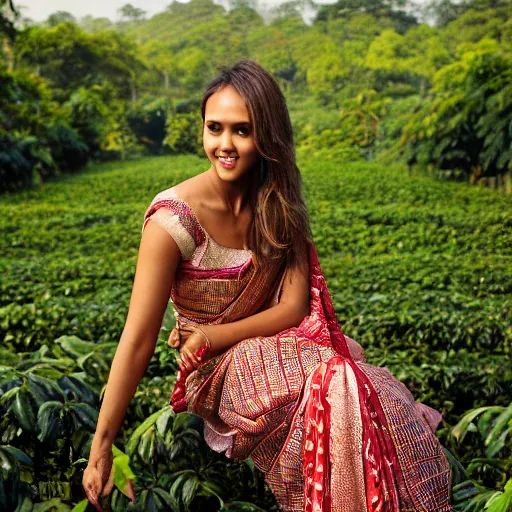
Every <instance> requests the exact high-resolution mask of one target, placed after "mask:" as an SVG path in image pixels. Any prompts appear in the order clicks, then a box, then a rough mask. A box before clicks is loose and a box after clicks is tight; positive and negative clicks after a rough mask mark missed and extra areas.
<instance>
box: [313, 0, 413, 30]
mask: <svg viewBox="0 0 512 512" xmlns="http://www.w3.org/2000/svg"><path fill="white" fill-rule="evenodd" d="M406 5H407V1H406V0H338V1H337V2H336V3H335V4H330V5H322V6H321V7H320V9H319V10H318V13H317V15H316V20H315V22H320V21H324V22H326V21H328V20H330V19H335V18H347V19H349V18H351V17H352V16H353V15H357V14H361V13H366V14H371V15H372V16H374V17H375V18H389V19H391V20H392V21H393V23H394V28H395V30H396V31H397V32H399V33H400V34H403V33H405V32H407V30H408V29H409V28H410V27H413V26H415V25H417V23H418V20H417V19H416V17H415V16H414V15H413V14H409V13H408V12H406V11H405V9H404V8H405V7H406Z"/></svg>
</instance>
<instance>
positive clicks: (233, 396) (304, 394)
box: [146, 196, 452, 512]
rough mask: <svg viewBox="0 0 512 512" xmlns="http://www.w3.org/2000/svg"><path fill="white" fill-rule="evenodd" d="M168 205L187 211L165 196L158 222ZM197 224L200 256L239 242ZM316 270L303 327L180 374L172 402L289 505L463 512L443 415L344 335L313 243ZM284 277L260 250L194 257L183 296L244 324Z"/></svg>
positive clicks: (182, 276) (178, 297)
mask: <svg viewBox="0 0 512 512" xmlns="http://www.w3.org/2000/svg"><path fill="white" fill-rule="evenodd" d="M173 197H174V196H173ZM159 206H164V208H168V209H169V210H171V211H173V212H174V213H175V214H176V204H174V203H169V202H165V201H164V202H163V203H162V200H161V198H158V196H157V198H156V200H155V201H154V202H153V203H152V208H150V209H149V210H148V212H147V214H146V219H148V218H149V216H150V215H151V214H152V213H154V212H155V210H156V209H157V208H158V207H159ZM187 206H188V205H186V203H180V208H182V209H183V208H185V209H186V207H187ZM182 209H180V210H179V212H178V213H180V214H183V210H182ZM188 214H190V215H193V212H192V211H189V212H188ZM195 227H196V228H198V229H199V232H200V234H201V235H203V237H204V238H198V239H196V244H195V249H194V253H193V254H196V252H197V250H198V248H200V247H202V249H201V250H202V251H203V253H204V252H205V251H206V252H207V251H208V250H210V251H212V252H215V251H216V250H219V249H224V250H225V249H227V248H222V246H218V244H215V242H214V241H213V240H212V239H211V238H210V237H208V234H207V233H206V232H204V230H202V229H201V227H200V225H199V224H198V225H196V226H195ZM169 232H170V233H171V234H173V231H172V230H171V231H169ZM173 236H175V233H174V234H173ZM204 246H207V248H206V249H205V247H204ZM227 250H229V249H227ZM232 251H235V249H232ZM237 251H239V250H237ZM246 256H247V255H246ZM249 256H250V255H249ZM309 271H310V276H309V288H310V315H309V316H308V317H306V318H304V320H303V321H302V323H301V324H300V325H299V326H298V327H294V328H291V329H287V330H286V331H283V332H280V333H278V334H276V335H274V336H269V337H255V338H250V339H246V340H243V341H241V342H239V343H238V344H236V345H235V346H233V347H231V348H230V349H229V350H228V351H226V352H225V353H223V354H222V355H220V356H217V357H215V358H213V359H210V360H208V361H205V362H204V363H203V364H201V365H200V366H199V367H198V368H197V370H196V371H194V372H192V373H191V374H190V375H188V376H187V377H186V385H184V386H181V387H180V386H179V382H180V380H181V381H182V383H184V378H185V376H184V375H178V384H177V387H176V388H175V391H174V393H173V397H172V399H171V404H172V405H173V407H174V408H175V409H176V410H178V411H179V410H184V409H185V408H186V410H188V411H190V412H193V413H196V414H198V415H200V416H201V417H202V418H203V419H204V437H205V440H206V442H207V443H208V444H209V446H210V447H211V448H212V449H214V450H216V451H218V452H224V453H225V454H226V455H227V456H228V457H230V458H233V459H244V458H247V457H251V458H252V459H253V461H254V463H255V465H256V467H257V468H258V469H260V470H261V471H263V472H264V473H265V477H266V481H267V482H268V484H269V486H270V488H271V489H272V491H273V493H274V495H275V497H276V499H277V501H278V503H279V505H280V506H281V508H282V509H283V510H285V511H289V512H331V511H332V512H370V511H371V512H381V511H386V512H388V511H397V512H398V511H400V512H413V511H414V512H418V511H421V512H423V511H425V512H426V511H429V512H434V511H435V512H448V511H451V510H452V507H451V505H450V494H451V473H450V468H449V464H448V461H447V459H446V457H445V455H444V453H443V450H442V447H441V445H440V443H439V441H438V440H437V438H436V436H435V434H434V431H435V428H436V427H437V424H438V423H439V421H440V415H439V413H437V411H434V410H433V409H430V408H429V407H427V406H425V405H423V404H419V403H417V402H416V401H415V400H414V398H413V397H412V395H411V393H410V392H409V391H408V389H407V388H406V387H405V386H404V385H403V384H402V383H400V382H399V381H398V380H397V379H395V378H394V377H393V376H392V375H391V374H390V372H389V371H388V370H386V369H385V368H378V367H375V366H371V365H369V364H367V363H366V362H365V361H364V351H363V349H362V348H361V346H360V345H359V344H357V343H356V342H355V341H353V340H351V339H350V338H346V337H345V336H344V335H343V333H342V332H341V330H340V328H339V326H338V322H337V319H336V316H335V313H334V307H333V304H332V300H331V297H330V295H329V291H328V289H327V285H326V282H325V278H324V275H323V273H322V270H321V267H320V264H319V261H318V256H317V253H316V249H315V247H314V245H313V244H311V245H310V248H309ZM283 275H284V269H282V268H274V269H272V268H271V269H270V270H269V271H268V272H261V271H259V272H258V271H256V269H255V267H254V265H252V262H251V259H250V257H249V258H248V259H247V260H246V261H245V262H243V263H240V264H238V265H236V266H233V267H217V268H213V267H208V268H207V267H203V266H202V265H201V264H199V265H197V261H196V262H195V264H194V256H193V255H191V258H190V259H189V260H188V261H183V263H182V264H181V265H180V268H179V269H178V272H177V274H176V279H175V283H174V285H173V289H172V291H171V299H172V300H173V303H174V306H175V309H176V311H177V312H178V315H179V316H180V320H181V321H182V322H184V323H186V322H190V323H195V324H211V323H225V322H232V321H234V320H237V319H240V318H244V317H246V316H249V315H251V314H254V313H255V312H257V311H259V310H262V309H265V308H266V307H272V306H273V305H275V304H277V302H278V299H279V290H280V286H281V284H282V278H283Z"/></svg>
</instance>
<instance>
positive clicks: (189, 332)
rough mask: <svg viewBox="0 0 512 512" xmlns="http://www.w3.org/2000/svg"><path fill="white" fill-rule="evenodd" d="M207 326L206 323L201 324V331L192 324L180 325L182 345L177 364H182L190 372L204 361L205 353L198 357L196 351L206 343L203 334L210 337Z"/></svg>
mask: <svg viewBox="0 0 512 512" xmlns="http://www.w3.org/2000/svg"><path fill="white" fill-rule="evenodd" d="M209 327H210V326H207V325H205V326H201V330H202V331H203V332H201V331H200V330H199V329H196V328H194V326H186V327H181V329H180V333H181V335H182V345H181V349H180V356H179V358H178V365H179V366H180V367H181V366H183V367H184V368H185V369H186V370H187V371H189V372H191V371H193V370H195V369H196V368H197V367H198V366H199V365H200V364H201V363H202V362H204V360H205V359H206V357H207V354H204V355H203V356H202V357H201V358H199V357H198V352H199V351H200V350H201V349H202V348H203V347H204V346H205V345H207V340H206V337H205V335H206V336H208V338H209V339H210V333H209ZM183 338H185V341H183Z"/></svg>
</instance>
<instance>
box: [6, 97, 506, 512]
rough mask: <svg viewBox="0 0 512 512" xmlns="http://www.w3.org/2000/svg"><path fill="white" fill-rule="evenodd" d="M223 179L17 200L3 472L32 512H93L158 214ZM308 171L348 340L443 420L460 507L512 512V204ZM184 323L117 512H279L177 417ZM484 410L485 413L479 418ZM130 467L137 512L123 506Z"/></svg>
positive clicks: (180, 175) (187, 418)
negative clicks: (98, 425)
mask: <svg viewBox="0 0 512 512" xmlns="http://www.w3.org/2000/svg"><path fill="white" fill-rule="evenodd" d="M305 104H306V103H305ZM183 108H184V109H185V110H186V107H183ZM185 113H186V112H185ZM337 116H338V115H336V116H334V117H333V120H334V121H335V122H338V119H337ZM296 119H297V120H298V118H296ZM301 122H302V121H301ZM312 122H313V121H312ZM318 122H319V123H328V122H330V118H326V119H323V120H320V119H319V120H318ZM322 151H323V152H322ZM319 155H320V156H319ZM206 163H207V162H206V161H205V159H204V158H203V159H200V158H198V157H196V156H187V157H183V156H173V157H157V158H152V159H145V160H141V161H136V162H125V163H121V164H119V163H118V162H112V163H109V164H105V165H103V166H101V167H96V168H92V169H90V170H89V171H88V172H86V173H83V174H76V175H68V176H61V177H60V178H59V180H58V181H56V182H54V183H51V184H47V185H45V186H44V188H43V189H41V190H29V191H25V192H18V193H16V194H15V195H12V194H11V195H9V196H5V197H3V198H0V210H1V211H2V216H1V217H0V218H1V219H2V221H1V223H3V224H2V231H3V232H5V233H6V234H7V236H6V237H4V238H3V239H2V240H1V241H0V247H1V252H2V260H0V268H1V269H2V276H3V278H2V280H1V281H0V333H1V336H2V339H3V342H4V343H3V344H2V347H3V348H2V349H0V358H1V360H2V363H3V366H2V367H0V413H1V417H2V418H3V419H2V422H0V435H1V436H2V445H1V446H0V457H2V460H6V461H8V464H7V463H6V466H5V467H6V468H7V469H5V470H4V472H3V473H2V474H1V475H0V485H2V486H3V488H9V489H13V490H15V492H14V491H12V492H11V494H10V495H11V496H16V498H15V499H16V500H17V503H19V502H21V500H22V499H24V500H25V503H26V504H27V509H28V510H30V508H29V505H30V504H34V506H35V505H36V504H41V505H43V504H44V505H45V506H46V505H48V506H50V504H52V503H53V504H54V506H55V507H60V509H61V510H68V509H70V508H71V507H73V506H74V505H76V506H80V503H82V506H83V505H84V503H83V501H82V500H83V498H84V495H83V491H82V489H81V487H80V474H81V471H82V470H83V468H84V465H85V459H86V458H87V454H88V449H89V443H90V436H91V433H92V432H93V430H94V421H95V414H97V410H98V405H99V403H98V399H99V397H100V396H101V393H102V387H103V385H104V383H105V382H106V379H107V375H108V372H109V369H110V362H111V359H112V357H113V354H114V351H115V348H116V344H117V341H118V339H119V336H120V334H121V332H122V329H123V324H124V321H125V318H126V312H127V306H128V303H129V294H130V289H131V284H132V282H133V274H134V270H135V258H136V253H137V247H138V242H139V240H140V228H141V223H142V215H143V212H144V209H145V208H146V207H147V205H148V204H149V201H150V200H151V198H152V197H153V196H154V194H155V193H156V192H157V191H159V190H163V189H165V188H167V187H169V186H172V185H173V184H175V183H178V182H180V181H183V180H184V179H186V178H188V177H190V176H192V175H194V174H197V173H198V172H201V171H204V170H205V169H206ZM299 166H300V168H301V171H302V175H303V179H304V189H305V193H306V198H307V203H308V206H309V211H310V217H311V221H312V229H313V233H314V237H315V243H316V246H317V249H318V252H319V256H320V261H321V263H322V268H323V270H324V273H325V275H326V279H327V282H328V285H329V289H330V292H331V295H332V298H333V301H334V305H335V310H336V313H337V316H338V319H339V321H340V323H341V325H342V327H343V330H344V332H346V333H347V334H348V335H349V336H351V337H352V338H354V339H356V340H358V341H359V342H361V343H362V345H363V346H364V348H365V350H366V355H367V360H368V362H370V363H372V364H377V365H379V366H386V367H388V368H389V369H390V371H391V372H392V373H393V374H394V375H396V376H397V377H398V378H399V379H400V380H401V381H403V382H404V383H406V385H407V386H408V387H409V388H410V389H411V391H412V392H413V394H414V396H415V397H416V398H417V399H418V400H420V401H423V402H425V403H427V404H428V405H431V406H433V407H436V408H438V409H439V410H441V412H442V413H443V416H444V422H443V424H442V429H440V430H439V431H438V435H439V436H440V438H441V440H442V441H443V443H444V444H445V445H446V446H447V447H448V448H449V450H450V451H451V452H452V453H453V455H454V456H455V457H456V459H458V460H460V461H461V462H462V464H463V466H460V463H459V466H457V467H458V468H459V469H458V471H459V473H460V475H459V476H460V478H458V480H457V481H454V484H455V488H454V492H455V496H456V497H457V499H459V497H460V500H461V506H462V505H464V506H466V505H467V506H469V505H470V504H471V503H473V502H470V501H469V500H483V501H482V503H485V502H486V501H488V500H489V498H490V497H491V494H486V493H488V492H490V491H493V494H492V495H493V496H495V498H494V499H495V500H497V499H498V498H499V500H498V501H497V502H495V505H496V506H497V505H499V504H500V500H501V501H503V500H505V499H508V494H507V493H508V487H507V488H505V485H506V479H505V478H504V474H506V471H507V467H508V466H506V464H509V462H507V461H509V458H510V453H509V451H507V450H510V425H508V424H505V423H504V418H505V416H506V414H505V412H506V411H510V397H511V396H512V389H511V387H510V383H511V382H512V374H511V371H510V368H511V366H510V357H511V346H512V343H511V341H512V340H511V334H512V333H511V331H510V324H511V318H510V312H511V310H512V308H511V307H510V301H511V293H512V289H511V288H510V282H511V276H510V268H511V267H510V261H509V260H510V256H511V253H510V247H512V244H511V243H510V229H508V228H509V227H510V224H511V221H512V219H511V217H510V213H509V212H510V211H511V209H510V198H507V197H502V196H494V195H493V193H492V192H491V191H488V190H482V189H474V188H470V187H468V186H466V185H462V184H456V183H443V182H438V181H434V180H432V179H429V178H426V177H422V176H408V175H407V174H406V173H404V169H403V168H402V167H400V166H389V165H388V166H382V165H378V164H368V163H361V162H351V161H350V160H349V159H346V158H345V159H336V158H332V157H331V158H329V152H327V151H326V150H325V149H324V150H321V149H320V150H318V153H316V156H315V155H311V154H304V155H302V156H301V159H300V161H299ZM319 176H321V179H319ZM135 190H136V191H137V194H136V195H134V194H133V191H135ZM20 211H22V212H23V215H20ZM173 325H174V317H173V315H172V310H171V308H170V307H169V308H168V310H167V311H166V314H165V317H164V322H163V326H162V329H161V331H160V334H159V338H158V343H157V347H156V350H155V354H154V356H153V358H152V359H151V361H150V364H149V367H148V370H147V371H146V374H145V376H144V377H143V379H142V381H141V382H140V384H139V387H138V389H137V392H136V394H135V397H134V399H133V401H132V403H131V405H130V407H129V408H128V411H127V415H126V418H125V422H124V424H123V428H122V430H121V432H120V434H119V438H118V443H117V446H118V447H119V449H120V450H121V451H122V452H123V453H124V454H125V455H119V457H120V459H119V464H120V465H122V466H123V468H125V469H124V470H123V471H121V473H119V474H118V480H117V484H118V488H116V489H115V490H114V491H113V492H112V494H111V496H110V498H109V504H110V506H111V507H112V509H113V510H119V511H121V510H123V511H124V510H140V511H146V510H151V509H153V510H187V509H188V510H219V509H222V506H223V507H224V509H225V510H261V509H262V510H267V511H271V510H275V507H276V505H275V502H274V501H273V498H272V495H271V493H270V491H269V490H268V488H267V487H266V486H265V484H264V482H263V479H262V476H261V475H260V474H259V473H258V472H257V471H255V470H254V467H253V466H252V464H251V462H250V461H246V462H243V463H235V462H229V461H227V460H226V459H225V458H224V457H223V456H222V455H219V454H216V453H214V452H211V451H210V450H209V449H208V447H207V446H206V444H205V443H204V440H203V438H202V435H201V432H202V425H201V420H200V419H199V418H197V417H195V416H193V415H190V414H182V415H178V416H176V417H174V416H173V415H172V414H171V412H170V409H169V407H168V405H167V401H168V399H169V396H170V393H171V390H172V386H173V384H174V379H175V377H174V376H175V372H176V359H175V355H176V353H175V351H172V350H169V348H168V346H167V344H166V340H167V337H168V335H169V333H170V330H171V329H172V327H173ZM468 406H469V407H477V408H480V407H483V408H485V409H481V410H480V411H479V412H478V413H476V415H474V414H473V416H471V417H468V416H466V417H465V419H464V414H465V413H466V412H467V410H468V408H469V407H468ZM467 414H470V413H467ZM507 414H508V412H507ZM468 418H469V419H468ZM502 420H503V421H502ZM457 424H459V425H458V426H456V425H457ZM472 424H473V425H475V427H472V426H471V425H472ZM464 429H465V430H464ZM475 429H476V430H475ZM478 429H480V430H478ZM477 430H478V431H477ZM452 431H453V432H454V433H455V434H456V437H453V436H452V435H451V434H450V432H452ZM464 431H466V434H465V435H462V432H464ZM459 432H460V433H459ZM479 432H481V438H480V437H479V436H480V434H479ZM486 440H487V441H486ZM35 454H37V457H36V456H35ZM127 457H128V458H127ZM487 459H489V460H490V459H492V460H493V462H489V460H487ZM454 464H455V465H457V463H454ZM126 465H127V466H128V467H129V468H130V470H131V471H132V472H133V474H134V475H135V479H134V482H133V485H134V490H135V494H136V497H137V503H136V504H129V502H128V498H127V497H126V496H125V494H123V492H122V490H120V489H124V490H126V489H125V485H126V480H127V476H129V475H131V473H129V472H128V469H126V467H127V466H126ZM461 468H462V469H461ZM508 471H510V469H508ZM464 482H466V483H464ZM467 482H469V483H467ZM500 497H501V498H500ZM7 506H11V504H8V505H7ZM30 506H31V505H30ZM2 507H4V505H0V508H2ZM152 507H153V508H152ZM258 507H259V508H258ZM77 510H78V509H77ZM460 510H463V509H462V508H461V509H460ZM466 510H474V508H472V509H469V508H468V509H466Z"/></svg>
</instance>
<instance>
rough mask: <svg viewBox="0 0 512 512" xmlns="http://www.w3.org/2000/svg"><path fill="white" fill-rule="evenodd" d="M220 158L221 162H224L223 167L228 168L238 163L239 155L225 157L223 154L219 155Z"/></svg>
mask: <svg viewBox="0 0 512 512" xmlns="http://www.w3.org/2000/svg"><path fill="white" fill-rule="evenodd" d="M217 158H218V159H219V162H220V163H221V164H222V167H224V168H226V169H232V168H233V167H234V166H235V164H236V160H237V157H233V156H231V157H223V156H219V157H217Z"/></svg>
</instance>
